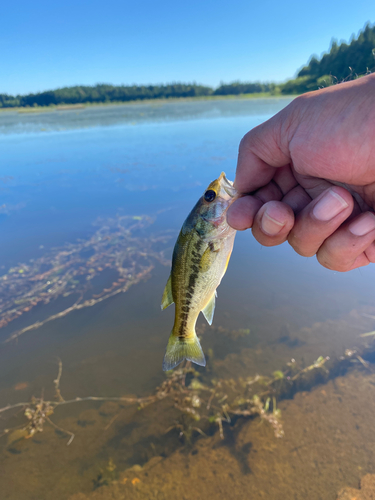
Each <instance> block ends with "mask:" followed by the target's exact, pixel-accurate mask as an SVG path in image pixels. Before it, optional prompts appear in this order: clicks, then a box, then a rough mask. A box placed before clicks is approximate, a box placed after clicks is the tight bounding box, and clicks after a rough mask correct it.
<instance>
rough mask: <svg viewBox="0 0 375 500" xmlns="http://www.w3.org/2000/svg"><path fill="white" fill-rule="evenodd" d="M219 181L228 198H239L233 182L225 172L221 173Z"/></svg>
mask: <svg viewBox="0 0 375 500" xmlns="http://www.w3.org/2000/svg"><path fill="white" fill-rule="evenodd" d="M218 181H219V182H220V186H221V187H222V188H223V189H224V191H225V192H226V193H227V195H228V196H230V197H231V198H236V197H238V191H237V189H236V188H235V187H234V186H233V182H232V181H230V180H229V179H227V177H226V175H225V172H221V174H220V177H219V178H218Z"/></svg>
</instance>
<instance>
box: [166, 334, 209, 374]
mask: <svg viewBox="0 0 375 500" xmlns="http://www.w3.org/2000/svg"><path fill="white" fill-rule="evenodd" d="M184 359H187V360H188V361H192V362H193V363H196V364H197V365H200V366H206V360H205V357H204V354H203V351H202V347H201V345H200V343H199V340H198V337H197V336H196V335H194V337H193V338H184V339H181V338H180V337H176V336H175V335H173V332H172V333H171V335H170V337H169V341H168V345H167V350H166V351H165V356H164V361H163V370H164V371H168V370H172V369H173V368H175V367H176V366H177V365H178V364H180V363H181V361H183V360H184Z"/></svg>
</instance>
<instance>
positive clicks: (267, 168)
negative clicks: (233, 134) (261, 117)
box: [234, 106, 291, 193]
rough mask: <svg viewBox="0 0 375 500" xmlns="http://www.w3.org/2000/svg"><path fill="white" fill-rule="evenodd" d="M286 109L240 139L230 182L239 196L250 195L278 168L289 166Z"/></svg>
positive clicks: (287, 115) (268, 179)
mask: <svg viewBox="0 0 375 500" xmlns="http://www.w3.org/2000/svg"><path fill="white" fill-rule="evenodd" d="M288 108H289V106H287V107H286V108H284V109H283V110H282V111H280V112H279V113H277V114H276V115H275V116H273V117H272V118H270V119H269V120H267V121H266V122H264V123H262V124H261V125H258V126H257V127H255V128H253V129H252V130H250V132H248V133H247V134H246V135H245V136H244V137H243V139H242V140H241V143H240V147H239V151H238V162H237V171H236V179H235V181H234V185H235V187H236V188H237V190H238V191H239V192H240V193H251V192H252V191H255V190H256V189H259V188H260V187H262V186H265V185H266V184H268V183H269V182H270V180H271V179H272V178H273V176H274V175H275V172H276V170H277V168H278V167H283V166H285V165H288V164H289V163H290V161H291V158H290V154H289V137H288V135H289V134H288V133H287V132H288V129H289V127H288V121H289V119H290V114H291V113H289V112H288V111H287V109H288Z"/></svg>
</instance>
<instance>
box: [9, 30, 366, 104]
mask: <svg viewBox="0 0 375 500" xmlns="http://www.w3.org/2000/svg"><path fill="white" fill-rule="evenodd" d="M374 56H375V25H374V26H371V25H370V24H367V25H366V26H365V27H364V29H363V30H362V31H360V33H359V35H358V37H357V38H355V37H354V36H353V37H352V39H351V41H350V43H349V44H347V43H345V42H342V43H340V44H338V43H337V41H336V40H333V41H332V43H331V47H330V50H329V52H327V53H325V54H323V55H322V56H321V57H320V58H318V57H317V56H313V57H312V58H311V59H310V61H309V63H308V64H307V65H306V66H304V67H303V68H302V69H301V70H300V71H299V72H298V73H297V76H296V78H294V79H292V80H288V81H287V82H285V83H282V84H276V83H261V82H240V81H236V82H232V83H222V84H221V85H220V86H219V87H217V88H216V89H214V88H212V87H209V86H205V85H198V84H196V83H192V84H185V83H172V84H167V85H128V86H124V85H120V86H117V85H108V84H99V85H94V86H84V85H79V86H75V87H64V88H60V89H56V90H49V91H46V92H40V93H37V94H27V95H17V96H12V95H8V94H0V108H1V107H2V108H12V107H33V106H58V105H69V104H89V103H93V104H95V103H110V102H128V101H135V100H145V99H169V98H180V97H207V96H230V95H243V94H259V93H266V94H270V95H280V94H302V93H304V92H309V91H310V90H316V89H318V88H321V87H326V86H329V85H332V84H334V83H338V82H341V81H344V80H347V79H352V78H357V77H358V76H362V75H364V74H367V73H369V72H372V71H374V70H375V57H374Z"/></svg>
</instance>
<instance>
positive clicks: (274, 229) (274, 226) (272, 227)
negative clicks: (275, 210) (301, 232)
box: [261, 212, 285, 236]
mask: <svg viewBox="0 0 375 500" xmlns="http://www.w3.org/2000/svg"><path fill="white" fill-rule="evenodd" d="M284 226H285V222H279V221H278V220H276V219H274V218H273V217H271V216H270V215H268V214H267V212H264V214H263V217H262V220H261V227H262V231H263V232H264V233H266V234H268V235H269V236H276V234H279V233H280V231H281V230H282V228H283V227H284Z"/></svg>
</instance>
